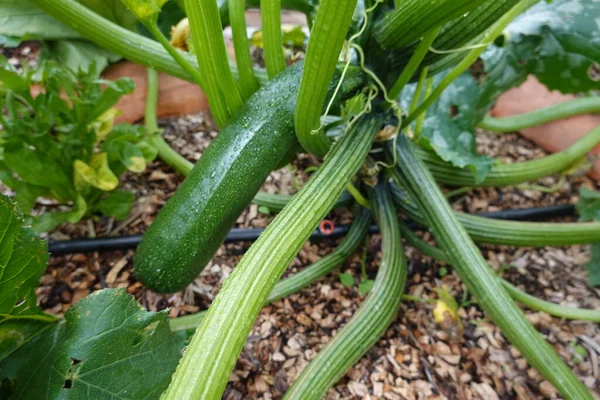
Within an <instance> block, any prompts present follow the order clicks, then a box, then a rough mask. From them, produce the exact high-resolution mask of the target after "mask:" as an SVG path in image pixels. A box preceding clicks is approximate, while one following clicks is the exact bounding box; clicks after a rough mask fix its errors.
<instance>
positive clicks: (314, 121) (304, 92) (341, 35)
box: [294, 0, 357, 156]
mask: <svg viewBox="0 0 600 400" xmlns="http://www.w3.org/2000/svg"><path fill="white" fill-rule="evenodd" d="M356 3H357V0H322V1H321V2H320V3H319V10H318V12H317V16H316V19H315V24H314V25H313V27H312V30H311V33H310V38H309V40H308V47H307V50H306V59H305V61H304V70H303V71H302V81H301V83H300V91H299V92H298V101H297V103H296V113H295V116H294V125H295V127H296V135H297V136H298V141H299V142H300V144H301V145H302V147H303V148H304V149H305V150H306V151H308V152H310V153H312V154H315V155H318V156H322V155H323V154H325V153H326V152H327V150H328V149H329V146H330V145H331V141H330V140H329V139H328V138H327V137H326V136H325V134H324V132H313V131H314V130H317V129H318V128H319V126H320V124H321V113H322V111H323V106H324V104H325V99H326V97H327V87H328V85H329V82H331V78H332V77H333V74H334V71H335V66H336V64H337V61H338V58H339V56H340V52H341V51H342V47H343V45H344V39H345V38H346V34H347V33H348V29H349V28H350V23H351V22H352V14H353V12H354V9H355V8H356Z"/></svg>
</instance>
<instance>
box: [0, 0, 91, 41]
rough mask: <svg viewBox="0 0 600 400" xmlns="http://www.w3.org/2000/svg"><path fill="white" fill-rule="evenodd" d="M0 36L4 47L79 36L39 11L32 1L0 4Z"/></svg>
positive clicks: (14, 1)
mask: <svg viewBox="0 0 600 400" xmlns="http://www.w3.org/2000/svg"><path fill="white" fill-rule="evenodd" d="M0 35H3V37H4V39H3V43H4V44H5V45H12V46H17V45H18V44H19V43H20V42H21V41H22V40H29V39H45V40H55V39H78V38H81V35H80V34H79V33H77V32H75V31H74V30H73V29H71V28H69V27H67V26H66V25H63V24H61V23H60V22H58V21H56V20H55V19H54V18H52V17H51V16H50V15H48V14H46V13H45V12H44V11H42V10H40V9H39V8H38V7H37V5H36V4H35V1H33V0H4V1H2V2H0Z"/></svg>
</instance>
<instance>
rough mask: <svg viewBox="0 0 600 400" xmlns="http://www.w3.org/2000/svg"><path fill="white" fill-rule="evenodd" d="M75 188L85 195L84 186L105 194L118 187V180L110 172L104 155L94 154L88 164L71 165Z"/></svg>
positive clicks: (77, 162) (80, 162) (76, 162)
mask: <svg viewBox="0 0 600 400" xmlns="http://www.w3.org/2000/svg"><path fill="white" fill-rule="evenodd" d="M73 175H74V181H75V187H76V188H77V191H78V192H80V193H86V185H91V186H93V187H95V188H98V189H100V190H104V191H106V192H108V191H111V190H114V189H115V188H116V187H117V186H118V185H119V178H117V176H116V175H115V174H114V173H113V172H112V171H111V170H110V167H109V165H108V157H107V155H106V153H100V154H94V156H92V161H91V162H90V164H89V165H88V164H86V163H85V162H83V161H81V160H75V162H74V163H73Z"/></svg>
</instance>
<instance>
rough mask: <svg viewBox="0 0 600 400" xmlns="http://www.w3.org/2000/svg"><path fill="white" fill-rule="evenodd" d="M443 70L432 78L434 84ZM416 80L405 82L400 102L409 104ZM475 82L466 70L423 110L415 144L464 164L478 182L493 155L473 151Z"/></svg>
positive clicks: (453, 162) (454, 162) (476, 87)
mask: <svg viewBox="0 0 600 400" xmlns="http://www.w3.org/2000/svg"><path fill="white" fill-rule="evenodd" d="M443 77H444V74H439V75H437V76H436V77H435V79H434V85H436V84H437V83H438V82H439V81H441V80H442V79H443ZM416 87H417V84H411V85H408V86H407V87H406V88H405V89H404V90H403V92H402V94H401V100H400V104H401V105H402V106H403V108H404V109H408V108H409V107H410V101H411V100H412V98H413V96H414V94H415V91H416ZM478 90H479V89H478V86H477V83H476V82H475V80H474V79H473V78H472V77H471V75H470V74H463V75H461V76H460V77H459V78H458V79H456V80H455V81H454V82H453V83H452V84H451V85H450V86H449V87H448V88H447V89H446V90H445V91H444V92H443V93H442V95H441V96H440V97H439V98H438V100H437V101H436V102H435V103H434V104H432V105H431V107H430V108H429V109H428V110H427V115H426V117H425V120H424V123H423V128H422V131H421V135H420V140H419V144H420V145H421V146H423V147H424V148H429V149H433V150H434V151H435V152H436V153H437V155H438V156H440V158H442V159H443V160H444V161H448V162H450V163H452V165H454V166H456V167H459V168H464V167H468V168H469V169H470V170H471V171H472V172H473V175H474V176H475V180H476V182H482V181H483V179H484V178H485V177H486V175H487V174H488V173H489V172H490V170H491V168H492V164H493V159H492V158H491V157H488V156H483V155H480V154H479V153H478V152H477V146H476V143H475V133H474V127H473V125H474V124H473V118H474V116H473V108H474V106H475V104H476V102H477V96H478Z"/></svg>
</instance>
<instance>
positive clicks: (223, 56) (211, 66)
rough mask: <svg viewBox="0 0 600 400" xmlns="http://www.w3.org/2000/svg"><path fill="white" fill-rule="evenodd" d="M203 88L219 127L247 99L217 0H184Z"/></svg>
mask: <svg viewBox="0 0 600 400" xmlns="http://www.w3.org/2000/svg"><path fill="white" fill-rule="evenodd" d="M185 11H186V13H187V15H188V18H189V20H190V31H191V34H192V43H193V45H194V51H195V53H196V58H197V60H198V65H199V66H200V73H201V75H202V83H203V85H204V87H203V88H202V89H203V90H204V92H205V93H206V97H207V98H208V102H209V103H210V109H211V112H212V114H213V115H214V117H215V121H216V123H217V125H218V126H219V127H223V126H225V124H226V123H227V121H228V120H229V118H231V116H233V115H235V113H237V111H238V110H239V109H240V108H241V107H242V105H243V104H244V101H243V100H242V95H241V93H240V88H239V86H238V83H237V81H236V80H235V78H234V77H233V74H232V73H231V70H230V69H229V59H228V57H227V49H226V47H225V39H224V38H223V32H222V27H221V17H220V15H219V8H218V6H217V2H216V0H201V1H198V0H185Z"/></svg>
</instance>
